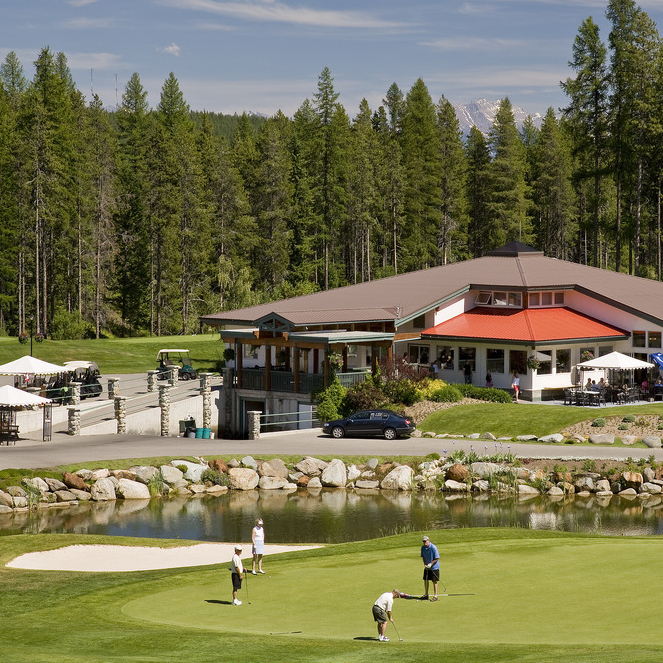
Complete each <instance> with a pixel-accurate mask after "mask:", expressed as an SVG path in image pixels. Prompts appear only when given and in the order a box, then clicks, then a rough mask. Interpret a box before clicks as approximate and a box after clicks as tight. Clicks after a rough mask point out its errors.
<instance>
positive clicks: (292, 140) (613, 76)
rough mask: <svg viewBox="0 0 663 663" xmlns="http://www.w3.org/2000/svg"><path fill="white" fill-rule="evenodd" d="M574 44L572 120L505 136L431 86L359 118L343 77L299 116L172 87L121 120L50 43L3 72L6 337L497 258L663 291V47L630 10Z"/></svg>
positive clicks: (184, 316)
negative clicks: (540, 256)
mask: <svg viewBox="0 0 663 663" xmlns="http://www.w3.org/2000/svg"><path fill="white" fill-rule="evenodd" d="M606 17H607V21H608V22H607V25H608V28H609V31H608V34H607V35H602V34H600V30H599V27H598V25H597V24H596V23H595V22H594V20H593V19H592V17H588V18H587V19H586V20H585V21H583V23H582V24H581V25H580V26H579V29H578V32H577V35H576V37H575V40H574V42H573V44H570V49H571V50H570V59H569V63H568V65H569V77H568V78H567V79H566V80H564V81H562V82H561V83H560V84H561V86H562V88H563V90H564V92H565V95H566V106H565V107H564V108H560V109H553V108H549V109H548V111H547V112H546V114H545V117H544V118H543V121H542V123H540V125H537V124H535V123H534V121H533V120H532V119H531V118H528V119H527V120H526V121H525V123H524V124H523V126H522V127H520V128H518V127H517V126H516V123H515V120H514V114H513V109H512V105H511V102H510V100H509V99H508V98H504V99H503V100H502V101H501V102H500V106H499V110H498V112H497V114H496V117H495V120H494V122H493V125H492V128H491V129H490V131H489V132H488V134H487V135H484V134H483V133H481V132H480V131H479V130H478V129H476V128H472V129H471V130H470V132H469V134H468V135H463V134H462V132H461V131H460V128H459V123H458V120H457V118H456V114H455V111H454V108H453V106H452V104H451V103H450V102H449V101H448V100H447V99H446V98H445V97H444V96H442V97H440V98H439V99H437V100H435V99H433V98H432V96H431V93H430V92H429V90H428V88H427V86H426V84H425V83H424V81H423V80H421V79H419V80H417V81H415V82H414V84H413V85H412V86H411V88H410V89H409V90H408V91H407V92H404V91H402V90H401V89H400V88H399V87H398V85H397V84H396V83H394V84H392V85H391V87H389V89H388V90H386V91H385V94H384V99H383V103H382V105H380V106H379V107H378V108H370V107H369V104H368V103H367V102H366V100H363V101H362V102H361V104H360V105H359V108H356V109H352V110H351V111H350V112H348V110H347V109H346V108H344V106H343V105H342V104H341V103H340V101H339V95H338V93H337V92H336V91H335V88H334V79H333V77H332V74H331V72H330V71H329V70H328V69H327V68H325V69H324V70H323V71H322V72H321V73H320V75H319V77H318V81H317V89H315V84H314V82H312V90H314V89H315V92H314V94H313V95H312V97H311V98H310V99H306V100H304V101H303V102H302V103H301V105H300V106H299V109H298V110H297V111H296V112H295V113H294V115H293V116H292V117H286V116H285V115H284V114H283V113H281V112H278V113H276V114H275V115H274V116H272V117H270V118H257V117H255V116H249V115H246V114H244V115H242V116H240V117H238V116H223V115H220V114H215V113H207V112H202V111H192V110H191V109H190V108H189V106H188V104H187V102H186V100H185V99H184V96H183V94H182V92H181V90H180V86H179V83H178V80H177V79H176V77H175V76H174V75H173V74H170V76H169V77H168V78H167V79H166V80H165V82H164V83H163V86H162V89H161V95H160V98H159V100H158V103H157V104H156V106H154V107H152V106H150V103H149V102H148V99H147V93H146V91H145V89H144V87H143V85H142V83H141V80H140V76H139V74H138V73H134V74H133V75H132V76H131V78H130V79H129V81H128V83H127V85H126V87H125V89H124V91H123V95H122V101H121V103H120V105H119V107H118V108H112V109H107V108H104V107H103V105H102V103H101V102H100V100H99V98H98V97H96V96H94V97H93V98H92V99H91V100H89V101H86V99H85V97H84V96H83V94H82V93H81V92H80V90H78V89H77V87H76V85H75V83H74V81H73V78H72V75H71V72H70V70H69V68H68V65H67V60H66V57H65V56H64V55H63V54H62V53H54V52H52V51H51V50H50V49H49V48H44V49H42V50H41V52H40V54H39V56H38V58H37V60H36V61H35V62H34V74H33V75H32V78H31V79H29V78H28V74H27V73H26V72H25V71H24V69H23V66H22V64H21V63H20V61H19V60H18V58H17V56H16V54H15V53H13V52H10V53H9V54H8V55H7V56H6V58H5V60H4V61H3V62H2V64H1V65H0V334H3V335H18V334H19V333H22V332H25V331H26V330H28V329H33V330H34V332H36V333H37V332H39V333H42V334H44V335H48V336H51V337H53V338H82V337H96V338H99V337H103V336H107V335H114V336H129V335H167V334H180V333H190V332H192V331H196V330H198V328H199V319H198V318H199V316H200V315H202V314H207V313H212V312H217V311H221V310H224V309H235V308H241V307H245V306H250V305H253V304H258V303H261V302H265V301H270V300H274V299H280V298H283V297H290V296H295V295H299V294H306V293H309V292H313V291H315V290H325V289H328V288H335V287H338V286H341V285H347V284H354V283H359V282H363V281H368V280H372V279H377V278H381V277H384V276H388V275H393V274H399V273H403V272H407V271H411V270H418V269H424V268H426V267H430V266H433V265H440V264H446V263H451V262H455V261H459V260H465V259H468V258H474V257H479V256H482V255H485V253H486V252H488V251H490V250H491V249H493V248H495V247H498V246H500V245H502V244H504V243H506V242H508V241H512V240H520V241H522V242H524V243H527V244H530V245H532V246H534V247H536V248H538V249H540V250H542V251H544V252H545V253H546V254H547V255H549V256H553V257H558V258H562V259H565V260H571V261H576V262H579V263H583V264H587V265H593V266H596V267H599V268H603V269H609V270H616V271H621V272H625V273H629V274H635V275H639V276H642V277H645V278H651V279H658V280H661V262H662V261H661V180H662V178H663V150H661V149H660V143H661V134H662V132H663V43H662V42H661V39H660V37H659V35H658V32H657V27H656V25H655V23H654V22H653V21H652V20H651V18H650V17H649V16H648V14H647V13H646V12H645V11H643V10H642V9H641V8H640V7H639V6H637V5H636V4H635V3H634V2H633V1H632V0H610V1H609V2H608V4H607V8H606Z"/></svg>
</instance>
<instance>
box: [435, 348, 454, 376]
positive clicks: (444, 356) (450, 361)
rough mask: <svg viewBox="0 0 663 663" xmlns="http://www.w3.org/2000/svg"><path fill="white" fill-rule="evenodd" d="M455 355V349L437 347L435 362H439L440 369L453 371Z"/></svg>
mask: <svg viewBox="0 0 663 663" xmlns="http://www.w3.org/2000/svg"><path fill="white" fill-rule="evenodd" d="M455 353H456V349H455V348H452V347H451V346H450V345H438V346H437V360H438V361H439V362H440V368H444V369H446V370H448V371H453V370H454V356H455Z"/></svg>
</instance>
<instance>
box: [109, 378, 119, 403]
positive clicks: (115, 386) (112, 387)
mask: <svg viewBox="0 0 663 663" xmlns="http://www.w3.org/2000/svg"><path fill="white" fill-rule="evenodd" d="M119 395H120V378H108V399H109V400H111V401H112V400H113V399H114V398H115V397H116V396H119Z"/></svg>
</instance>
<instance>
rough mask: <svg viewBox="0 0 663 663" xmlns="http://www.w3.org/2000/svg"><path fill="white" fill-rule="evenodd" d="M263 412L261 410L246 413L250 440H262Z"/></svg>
mask: <svg viewBox="0 0 663 663" xmlns="http://www.w3.org/2000/svg"><path fill="white" fill-rule="evenodd" d="M261 414H262V412H260V410H251V411H249V412H247V413H246V418H247V424H248V428H249V430H248V433H249V440H259V439H260V415H261Z"/></svg>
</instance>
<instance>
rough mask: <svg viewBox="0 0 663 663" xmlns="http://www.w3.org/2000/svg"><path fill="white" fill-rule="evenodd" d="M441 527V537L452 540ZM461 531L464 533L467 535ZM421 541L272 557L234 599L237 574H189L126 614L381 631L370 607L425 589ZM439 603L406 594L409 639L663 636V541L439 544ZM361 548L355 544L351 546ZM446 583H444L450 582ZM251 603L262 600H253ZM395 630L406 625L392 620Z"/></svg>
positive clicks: (352, 634) (600, 640)
mask: <svg viewBox="0 0 663 663" xmlns="http://www.w3.org/2000/svg"><path fill="white" fill-rule="evenodd" d="M444 538H445V537H444V535H443V534H442V533H440V534H439V536H438V537H437V541H438V542H440V541H443V540H444ZM456 539H458V537H456ZM419 542H420V539H419V538H418V537H416V536H414V535H413V536H412V541H411V542H407V543H406V544H404V545H401V546H399V547H391V548H389V549H387V550H385V551H384V552H380V551H376V550H369V551H362V552H357V553H343V554H336V555H333V556H324V555H316V554H315V553H310V552H302V553H300V554H290V555H288V558H287V559H283V560H279V557H278V556H274V557H270V558H269V560H266V563H265V570H266V571H267V573H266V575H263V576H253V575H249V577H248V600H247V591H246V590H247V587H246V581H245V584H244V586H243V588H242V590H241V592H240V598H241V599H242V600H243V601H244V604H243V605H242V606H233V605H231V604H230V600H231V583H230V572H229V571H228V570H227V568H226V565H224V566H223V568H220V569H216V570H215V571H209V570H205V571H201V572H200V573H199V574H195V575H189V576H187V578H186V582H181V583H178V581H179V580H180V579H178V578H173V583H178V584H177V585H176V586H173V587H172V588H171V589H168V590H166V591H159V592H155V593H151V594H145V595H142V596H140V597H138V598H136V599H134V600H132V601H130V602H128V603H126V604H125V605H124V606H123V608H122V611H123V613H124V614H125V615H127V616H129V617H131V618H134V619H136V620H144V621H149V622H153V623H155V624H156V623H158V624H169V625H173V626H179V627H185V628H192V627H193V628H200V629H205V630H218V631H223V632H226V633H227V632H236V633H238V634H255V635H260V636H266V635H269V634H270V633H279V634H280V633H289V632H291V631H301V632H302V633H301V635H299V634H292V636H291V637H292V638H298V637H302V638H325V639H341V640H348V639H358V640H364V639H366V638H371V637H374V636H375V634H376V628H375V624H374V622H373V620H372V617H371V606H372V604H373V602H374V601H375V599H376V598H377V597H378V596H379V595H380V594H381V593H382V592H385V591H388V590H390V589H392V588H397V589H400V590H401V591H405V592H408V593H411V594H418V593H421V591H422V589H423V583H422V580H421V574H422V565H421V560H420V559H419V545H420V544H419ZM439 549H440V554H441V580H442V582H443V583H444V584H446V588H447V591H448V592H449V596H446V597H441V598H440V600H439V601H438V602H437V603H431V602H427V601H407V600H396V601H395V602H394V611H393V616H394V621H395V622H396V626H397V628H398V631H399V633H400V635H401V637H403V639H404V640H405V641H406V642H421V643H426V642H435V643H437V644H441V643H444V642H447V643H457V644H470V643H475V644H490V645H499V644H501V643H505V644H506V643H510V644H513V645H519V644H532V643H536V644H537V645H547V644H549V645H552V646H554V645H560V644H567V645H574V644H578V645H628V644H629V643H636V642H637V643H638V644H639V645H658V644H659V643H660V637H661V636H660V630H661V627H660V617H659V615H658V614H657V612H656V610H654V609H653V601H654V595H653V594H652V596H651V597H650V599H647V598H645V597H644V596H643V590H645V591H646V590H647V589H648V588H650V589H651V591H652V592H655V591H656V590H655V588H656V587H659V586H660V585H661V583H662V582H663V541H661V540H659V539H615V538H601V537H596V538H591V537H590V538H587V537H575V536H573V535H568V536H565V535H560V536H556V537H554V538H550V539H546V538H532V539H527V538H523V537H522V535H520V536H518V537H515V538H513V539H509V538H507V539H497V540H495V539H493V538H491V537H489V536H488V537H487V538H486V539H485V540H472V541H471V542H467V543H465V542H462V541H461V542H455V543H449V544H442V543H440V544H439ZM345 550H351V548H347V547H346V548H345ZM440 590H441V588H440ZM248 601H250V602H251V604H249V603H248ZM390 631H391V633H390V635H391V637H392V639H397V636H396V632H395V631H394V630H393V629H391V626H389V627H388V633H389V632H390Z"/></svg>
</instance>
